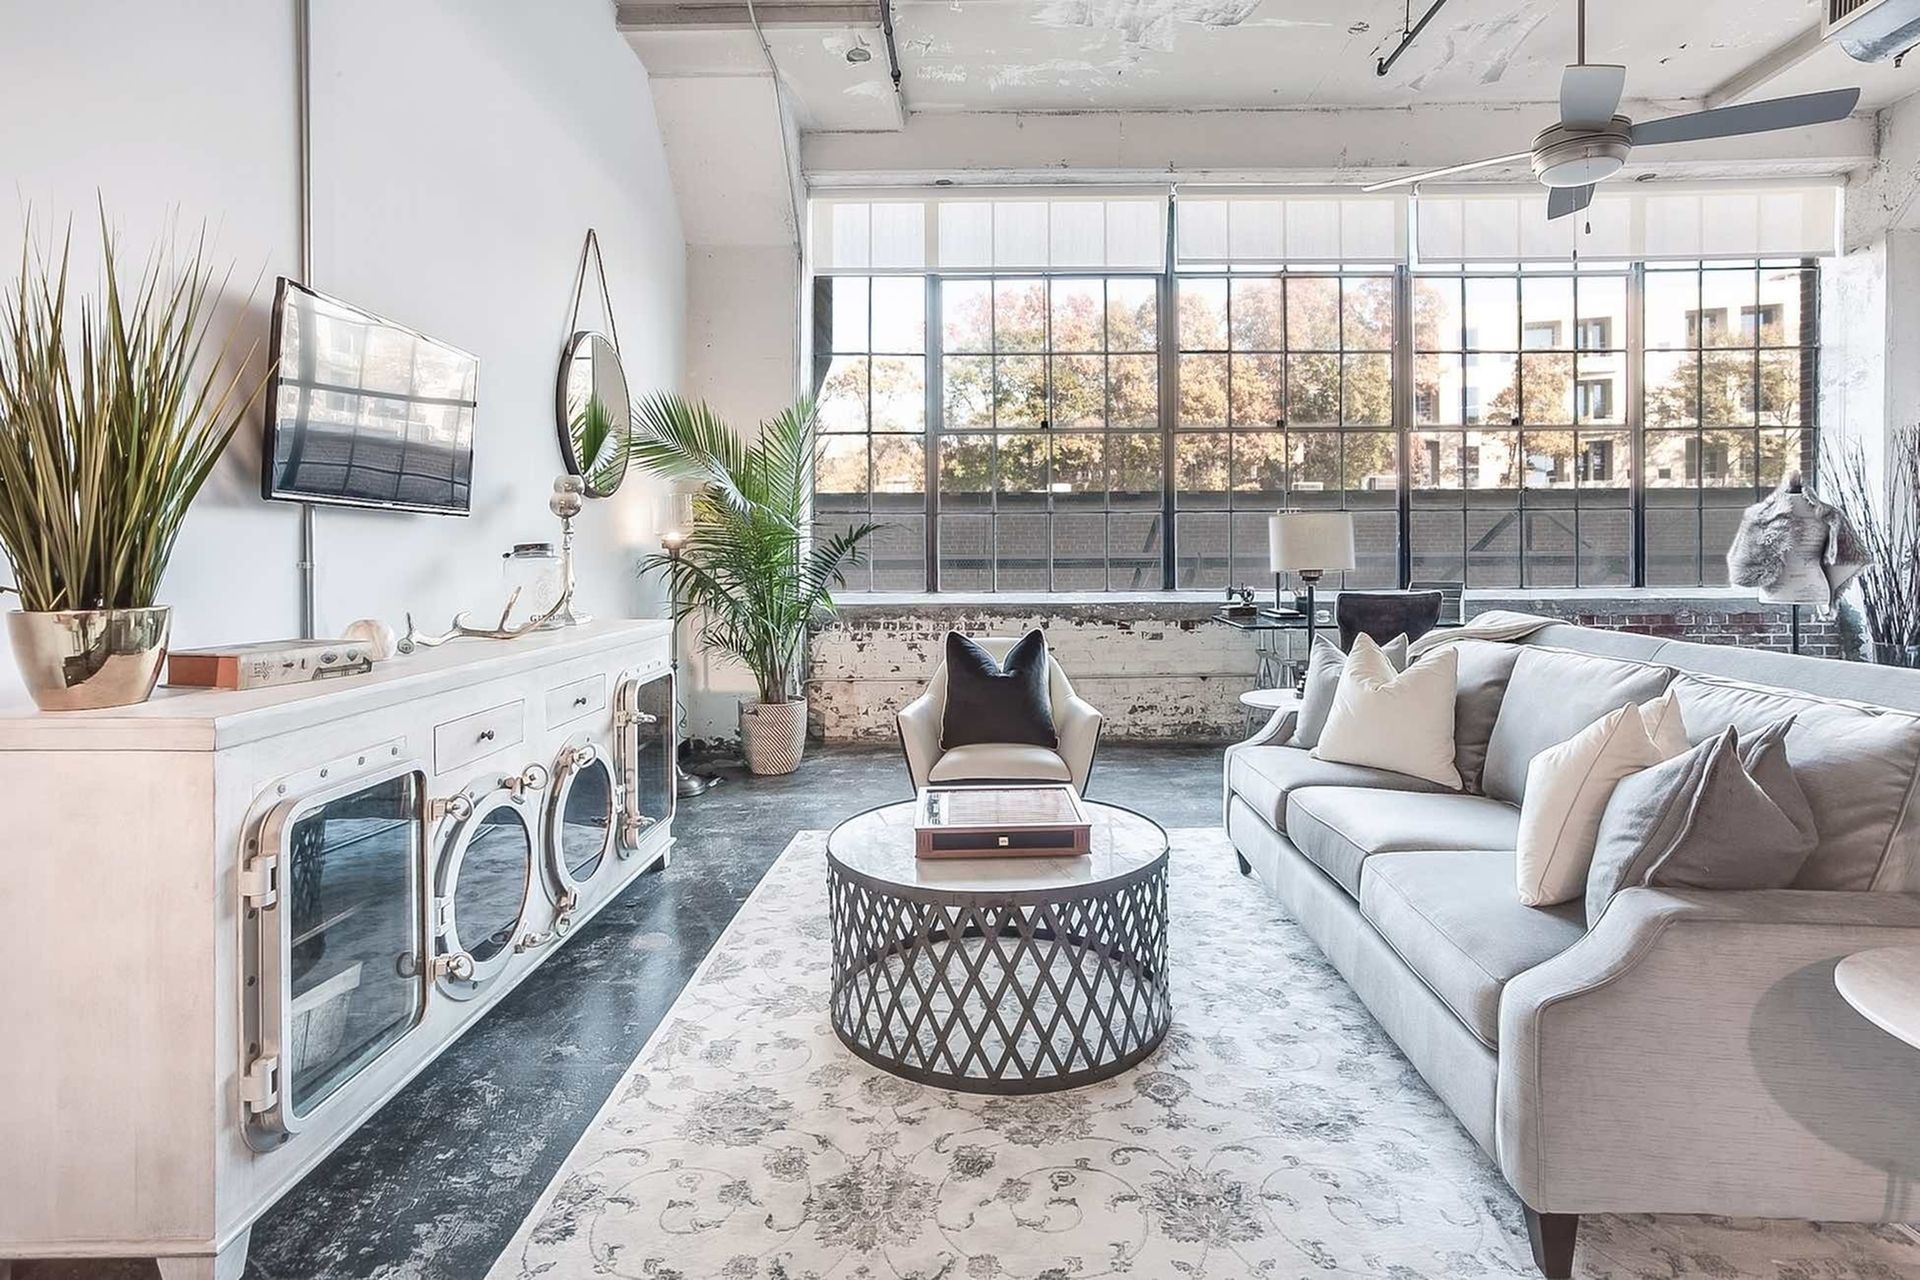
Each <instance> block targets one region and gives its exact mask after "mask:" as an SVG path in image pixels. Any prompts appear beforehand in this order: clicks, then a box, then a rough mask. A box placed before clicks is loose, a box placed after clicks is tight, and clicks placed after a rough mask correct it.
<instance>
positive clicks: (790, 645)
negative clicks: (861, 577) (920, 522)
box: [632, 394, 878, 774]
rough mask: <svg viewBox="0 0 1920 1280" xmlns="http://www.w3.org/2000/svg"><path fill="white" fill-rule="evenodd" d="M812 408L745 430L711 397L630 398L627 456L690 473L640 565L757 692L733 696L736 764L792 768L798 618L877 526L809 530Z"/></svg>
mask: <svg viewBox="0 0 1920 1280" xmlns="http://www.w3.org/2000/svg"><path fill="white" fill-rule="evenodd" d="M813 442H814V410H813V405H812V403H811V402H810V401H805V400H803V401H801V402H800V403H799V404H796V405H794V406H793V407H792V408H790V409H788V410H786V411H785V412H783V413H781V414H780V415H779V416H778V417H775V418H772V419H770V420H769V421H767V422H766V423H764V424H762V426H761V428H760V434H759V436H758V437H757V438H756V439H754V440H751V441H749V440H746V439H744V438H743V437H742V436H741V435H740V434H739V433H738V432H736V431H735V430H733V428H731V427H729V426H728V425H727V424H726V423H725V422H724V421H722V420H721V418H720V416H719V415H718V414H717V413H715V412H714V411H713V409H712V408H711V407H709V406H708V405H706V404H703V403H697V402H691V401H688V400H685V399H683V398H681V397H680V396H677V395H672V394H661V395H656V396H653V397H650V398H649V399H647V400H645V401H642V402H641V403H640V404H639V405H638V406H637V407H636V410H635V417H634V427H633V445H632V456H633V458H634V460H635V461H637V462H638V463H639V464H640V465H641V466H642V467H644V468H645V469H647V470H649V471H652V472H654V473H656V474H658V475H661V476H664V477H666V478H668V479H670V480H676V481H681V482H692V483H693V484H695V485H697V486H698V489H697V491H696V492H695V493H694V495H693V501H692V507H693V511H692V520H691V522H690V524H689V526H688V528H687V529H686V531H685V538H684V540H683V541H682V542H681V543H680V545H678V546H676V547H672V548H668V549H666V550H663V551H660V552H656V553H654V554H652V555H649V556H647V557H646V558H645V559H644V560H643V561H642V562H641V565H640V572H641V573H643V574H646V573H662V574H665V575H666V579H667V583H668V588H669V590H670V591H671V593H672V597H673V616H674V620H675V621H679V620H681V619H683V618H687V617H692V618H694V619H696V625H697V627H698V635H699V638H700V644H701V646H702V647H703V648H706V649H709V650H712V651H714V652H717V653H720V654H723V655H725V656H726V657H729V658H732V659H734V660H735V661H737V662H739V663H740V664H741V665H743V666H744V667H746V669H747V670H748V672H750V673H751V674H752V676H753V678H754V682H755V683H756V684H757V685H758V686H759V694H760V697H759V700H758V701H757V702H752V703H745V702H743V703H742V704H741V707H740V740H741V745H742V749H743V751H744V753H745V755H746V759H747V768H748V769H749V770H750V771H752V772H753V773H757V774H776V773H792V772H793V771H794V770H795V769H796V768H798V767H799V765H800V756H801V752H802V751H803V750H804V748H805V746H806V736H807V703H806V698H805V695H804V693H803V692H802V690H801V686H800V674H801V669H800V664H801V654H802V650H803V648H804V646H805V644H806V637H807V624H808V622H809V621H810V620H811V619H812V618H813V616H814V614H815V613H818V612H831V611H832V609H833V594H832V593H833V588H834V587H836V586H840V585H842V584H843V583H844V582H845V580H846V579H845V574H846V570H847V569H848V568H849V567H851V566H853V565H856V564H859V563H861V562H862V561H863V560H864V558H865V543H866V540H867V539H868V538H869V537H870V536H871V535H872V534H873V532H874V530H875V529H876V528H877V527H878V526H876V525H871V524H863V525H856V526H854V527H852V528H848V529H844V530H838V531H835V532H832V533H825V532H821V533H819V534H816V533H815V532H814V530H813V528H812V522H811V520H810V518H809V514H808V508H809V501H810V493H809V484H808V480H809V477H810V475H811V472H812V463H813Z"/></svg>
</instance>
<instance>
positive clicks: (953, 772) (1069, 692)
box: [897, 636, 1102, 793]
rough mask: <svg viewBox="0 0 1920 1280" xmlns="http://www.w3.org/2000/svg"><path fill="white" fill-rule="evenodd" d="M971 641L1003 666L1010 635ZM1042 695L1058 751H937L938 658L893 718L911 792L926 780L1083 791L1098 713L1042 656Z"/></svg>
mask: <svg viewBox="0 0 1920 1280" xmlns="http://www.w3.org/2000/svg"><path fill="white" fill-rule="evenodd" d="M974 643H975V644H978V645H979V646H980V647H981V648H982V649H985V650H986V651H987V652H988V653H990V654H992V655H993V659H994V661H995V662H1004V661H1005V660H1006V657H1007V650H1009V649H1011V648H1013V646H1014V645H1015V644H1017V643H1018V641H1017V640H1016V639H1014V638H1012V637H1004V636H995V637H986V638H981V637H975V638H974ZM1047 697H1048V700H1049V701H1050V702H1051V703H1052V704H1053V727H1054V731H1055V732H1056V733H1057V734H1058V735H1059V737H1060V746H1059V748H1058V750H1054V751H1049V750H1048V749H1047V748H1045V747H1036V746H1029V745H1026V744H1024V743H984V742H983V743H977V744H975V745H973V746H967V747H955V748H954V749H953V750H952V751H942V750H941V749H940V721H941V717H942V716H943V715H944V714H945V712H946V709H947V663H946V660H945V659H944V658H943V659H941V661H940V665H939V666H937V667H935V668H934V669H933V678H932V679H930V680H928V681H927V690H926V692H925V693H923V694H921V695H920V696H919V697H918V698H915V699H914V700H913V701H912V702H910V703H908V704H907V705H906V706H905V707H903V708H901V710H900V713H899V715H898V717H897V720H898V723H899V726H900V746H901V747H902V749H904V750H905V751H906V753H907V772H908V773H910V774H912V775H913V785H914V787H915V788H916V789H918V788H920V787H924V786H926V785H927V784H928V783H929V782H1014V781H1018V782H1071V783H1072V784H1073V788H1074V790H1075V791H1079V792H1083V793H1084V792H1085V791H1086V789H1087V776H1088V775H1089V774H1091V773H1092V772H1093V752H1094V748H1095V747H1096V746H1098V745H1099V742H1100V721H1101V719H1102V717H1101V715H1100V713H1099V712H1098V711H1096V710H1095V709H1094V708H1093V704H1091V703H1089V702H1087V701H1085V700H1084V699H1082V698H1080V697H1079V696H1078V695H1077V694H1075V693H1074V691H1073V685H1072V684H1070V683H1069V682H1068V680H1067V673H1066V672H1065V671H1063V670H1061V668H1060V664H1059V663H1058V662H1056V661H1054V657H1053V654H1052V653H1048V654H1047Z"/></svg>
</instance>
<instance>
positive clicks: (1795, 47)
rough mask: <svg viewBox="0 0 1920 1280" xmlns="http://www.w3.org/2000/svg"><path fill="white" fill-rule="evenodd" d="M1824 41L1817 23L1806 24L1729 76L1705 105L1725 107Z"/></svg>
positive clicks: (1803, 58)
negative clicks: (1773, 48) (1798, 31)
mask: <svg viewBox="0 0 1920 1280" xmlns="http://www.w3.org/2000/svg"><path fill="white" fill-rule="evenodd" d="M1825 44H1826V42H1825V41H1824V40H1822V39H1821V38H1820V27H1819V25H1818V24H1817V23H1816V24H1815V25H1813V26H1811V27H1808V28H1807V29H1806V30H1805V31H1802V32H1801V33H1800V34H1799V35H1797V36H1795V37H1794V38H1793V39H1791V40H1789V41H1787V42H1786V43H1785V44H1783V45H1781V46H1780V47H1779V48H1778V49H1775V50H1774V51H1773V52H1772V53H1769V54H1766V55H1764V56H1763V57H1761V58H1759V59H1757V60H1756V61H1754V62H1751V63H1749V64H1748V65H1746V66H1745V67H1742V68H1741V69H1740V70H1738V71H1736V72H1734V73H1733V74H1732V75H1730V76H1728V77H1727V78H1726V79H1725V80H1724V81H1722V82H1721V83H1720V84H1718V85H1716V86H1715V87H1714V88H1713V89H1712V90H1711V91H1709V92H1708V94H1707V106H1708V107H1726V106H1731V105H1732V104H1734V103H1736V102H1741V101H1744V100H1745V99H1746V98H1747V97H1748V96H1749V95H1751V94H1753V93H1755V92H1757V91H1758V90H1759V89H1760V88H1761V86H1763V85H1765V84H1767V83H1769V82H1771V81H1773V80H1776V79H1778V78H1779V77H1781V76H1783V75H1785V74H1786V73H1787V72H1789V71H1791V70H1793V69H1794V68H1795V67H1797V66H1799V65H1800V64H1801V63H1803V62H1805V61H1806V60H1807V59H1808V58H1811V57H1812V56H1813V55H1814V54H1816V53H1818V52H1820V50H1821V49H1822V48H1823V47H1824V46H1825Z"/></svg>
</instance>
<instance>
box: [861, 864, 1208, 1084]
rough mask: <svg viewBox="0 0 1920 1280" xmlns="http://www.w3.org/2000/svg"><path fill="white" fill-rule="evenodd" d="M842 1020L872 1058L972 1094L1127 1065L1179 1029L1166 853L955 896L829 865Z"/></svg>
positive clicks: (1113, 1071) (1114, 1071)
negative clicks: (1109, 869)
mask: <svg viewBox="0 0 1920 1280" xmlns="http://www.w3.org/2000/svg"><path fill="white" fill-rule="evenodd" d="M827 865H828V873H827V878H828V897H829V904H830V909H831V912H832V925H833V999H832V1020H833V1029H834V1031H835V1032H837V1033H838V1034H839V1036H840V1039H841V1040H842V1041H843V1042H844V1043H845V1044H846V1045H847V1047H848V1048H850V1049H852V1050H853V1051H854V1052H855V1053H857V1054H859V1055H860V1057H862V1058H864V1059H865V1060H866V1061H868V1062H870V1063H872V1064H874V1065H875V1066H877V1067H881V1068H883V1069H885V1070H887V1071H891V1072H893V1073H894V1074H895V1075H899V1076H904V1077H906V1078H907V1079H909V1080H917V1081H919V1082H921V1083H923V1084H931V1085H937V1086H940V1087H942V1088H947V1089H959V1090H965V1091H967V1092H970V1093H995V1094H1014V1093H1040V1092H1045V1091H1049V1090H1054V1089H1071V1088H1075V1087H1077V1086H1079V1085H1084V1084H1092V1083H1093V1082H1094V1081H1096V1080H1105V1079H1107V1078H1108V1077H1110V1076H1114V1075H1118V1074H1119V1073H1120V1072H1122V1071H1125V1070H1126V1069H1127V1068H1129V1067H1131V1066H1133V1065H1134V1064H1135V1063H1137V1062H1139V1061H1140V1060H1141V1059H1143V1058H1145V1057H1146V1056H1147V1055H1148V1054H1150V1053H1152V1052H1153V1051H1154V1049H1155V1048H1157V1047H1158V1046H1159V1044H1160V1041H1161V1039H1162V1038H1164V1037H1165V1035H1166V1034H1167V1027H1168V1024H1169V1023H1170V1022H1171V1021H1172V1016H1173V1014H1172V1002H1171V999H1170V996H1169V992H1168V986H1167V859H1166V855H1165V854H1164V853H1162V854H1161V855H1160V856H1159V857H1158V858H1156V859H1154V860H1153V861H1152V862H1150V863H1148V864H1147V865H1145V866H1143V867H1141V868H1140V869H1139V870H1138V871H1136V872H1134V873H1133V874H1131V875H1128V876H1125V877H1121V878H1117V879H1113V880H1108V881H1105V882H1103V883H1098V884H1091V885H1077V886H1072V887H1070V888H1061V889H1053V890H1046V891H1028V892H1019V891H1016V892H1012V893H956V892H948V891H942V890H940V889H937V888H929V887H926V886H910V885H901V884H893V883H889V882H886V881H883V880H877V879H873V878H870V877H867V876H864V875H862V874H860V873H859V872H856V871H854V870H852V869H850V868H848V867H846V866H844V865H842V864H841V863H840V862H839V861H838V860H836V859H834V858H829V859H828V862H827Z"/></svg>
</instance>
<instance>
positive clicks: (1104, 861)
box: [827, 800, 1167, 894]
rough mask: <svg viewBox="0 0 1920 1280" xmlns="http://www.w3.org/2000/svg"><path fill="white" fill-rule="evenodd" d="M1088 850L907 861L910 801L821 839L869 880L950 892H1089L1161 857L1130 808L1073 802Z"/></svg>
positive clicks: (1145, 824)
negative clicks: (1084, 823) (1079, 808)
mask: <svg viewBox="0 0 1920 1280" xmlns="http://www.w3.org/2000/svg"><path fill="white" fill-rule="evenodd" d="M1081 803H1082V804H1083V805H1085V806H1086V810H1087V818H1088V820H1089V822H1090V823H1091V828H1092V829H1091V830H1090V831H1089V833H1088V835H1089V837H1090V843H1091V844H1092V846H1093V848H1092V851H1091V852H1090V853H1086V854H1082V855H1079V856H1077V857H1017V858H920V857H916V856H915V855H914V832H913V810H914V805H913V802H912V801H911V800H908V801H903V802H901V803H900V804H890V805H884V806H882V807H880V808H878V809H869V810H867V811H866V812H865V813H862V814H858V815H856V816H854V817H851V818H848V819H847V820H846V821H845V822H843V823H841V824H840V825H839V826H837V827H835V828H834V829H833V831H832V833H831V834H830V835H828V837H827V854H828V856H829V857H831V858H833V859H834V860H835V861H836V862H839V863H840V864H841V865H842V866H844V867H847V868H849V869H850V870H853V871H856V872H858V873H860V874H861V875H864V876H866V877H868V878H869V879H871V880H875V881H880V882H882V883H885V884H891V885H897V886H901V887H904V888H911V889H923V890H924V889H932V890H944V891H947V892H951V893H969V894H972V893H1030V892H1053V891H1059V890H1067V889H1084V890H1089V891H1092V890H1096V889H1098V888H1099V887H1101V886H1104V885H1106V884H1107V883H1109V882H1111V881H1114V880H1118V879H1121V878H1123V877H1126V876H1128V875H1131V874H1133V873H1134V872H1136V871H1139V870H1140V869H1141V868H1143V867H1145V866H1147V865H1149V864H1151V863H1152V862H1154V861H1155V860H1156V859H1158V858H1160V857H1161V856H1163V855H1164V854H1165V853H1166V852H1167V833H1166V832H1165V831H1163V830H1161V828H1160V824H1159V823H1157V822H1155V821H1153V819H1151V818H1147V817H1143V816H1142V815H1140V814H1137V813H1135V812H1133V810H1131V809H1122V808H1120V807H1119V806H1117V805H1110V804H1101V803H1100V802H1099V801H1097V800H1083V801H1081Z"/></svg>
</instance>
